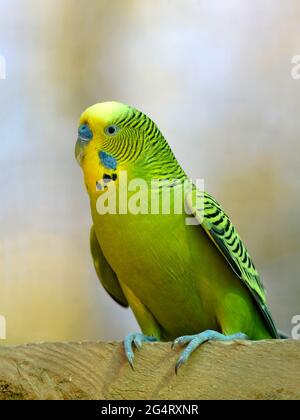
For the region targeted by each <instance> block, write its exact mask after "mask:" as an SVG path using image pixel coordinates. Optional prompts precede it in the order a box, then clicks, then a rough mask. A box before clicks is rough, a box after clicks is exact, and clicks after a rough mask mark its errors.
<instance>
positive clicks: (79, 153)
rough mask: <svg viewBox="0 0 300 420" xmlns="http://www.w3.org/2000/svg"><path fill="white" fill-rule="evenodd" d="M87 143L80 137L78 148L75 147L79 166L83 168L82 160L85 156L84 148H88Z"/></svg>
mask: <svg viewBox="0 0 300 420" xmlns="http://www.w3.org/2000/svg"><path fill="white" fill-rule="evenodd" d="M86 144H87V142H86V141H84V140H82V139H81V138H80V137H78V139H77V142H76V146H75V157H76V160H77V162H78V164H79V165H80V166H81V162H82V158H83V155H84V148H85V146H86Z"/></svg>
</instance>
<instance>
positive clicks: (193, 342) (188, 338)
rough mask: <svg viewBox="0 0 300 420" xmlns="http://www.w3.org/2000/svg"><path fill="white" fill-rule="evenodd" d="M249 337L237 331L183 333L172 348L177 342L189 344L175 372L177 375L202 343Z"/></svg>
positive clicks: (173, 345)
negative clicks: (230, 332)
mask: <svg viewBox="0 0 300 420" xmlns="http://www.w3.org/2000/svg"><path fill="white" fill-rule="evenodd" d="M247 339H248V337H247V336H246V335H245V334H242V333H237V334H233V335H224V334H221V333H219V332H217V331H210V330H207V331H204V332H202V333H200V334H194V335H183V336H181V337H178V338H176V340H175V341H174V342H173V344H172V348H174V347H175V346H176V345H177V344H187V346H186V348H185V349H184V350H183V352H182V353H181V355H180V357H179V359H178V360H177V363H176V365H175V373H176V375H177V372H178V369H179V368H180V366H181V365H182V364H183V363H185V362H186V361H187V360H188V358H189V357H190V355H191V353H192V352H193V351H194V350H196V348H197V347H199V346H200V345H201V344H203V343H205V342H206V341H210V340H214V341H232V340H247Z"/></svg>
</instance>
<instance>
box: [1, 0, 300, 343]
mask: <svg viewBox="0 0 300 420" xmlns="http://www.w3.org/2000/svg"><path fill="white" fill-rule="evenodd" d="M299 19H300V2H299V1H298V0H286V1H285V2H282V1H281V0H222V1H220V0H203V1H201V0H186V1H182V0H172V1H168V0H152V1H143V2H141V1H138V0H89V1H88V2H86V1H84V0H61V1H60V2H58V1H52V0H51V1H50V0H44V1H43V2H41V1H39V0H10V1H9V2H7V1H5V0H0V55H2V56H4V57H5V59H6V80H0V121H1V146H0V169H1V171H0V180H1V182H0V197H1V198H0V314H1V315H3V316H5V318H6V323H7V331H6V335H7V339H6V340H0V343H1V344H8V343H22V342H29V341H43V340H84V339H87V340H94V339H101V340H112V339H121V338H123V337H124V335H125V334H127V333H128V332H130V331H134V330H137V328H138V327H137V325H136V322H135V320H134V317H133V315H132V314H131V312H130V310H126V309H122V308H121V307H119V306H118V305H117V304H115V303H114V302H113V301H112V300H111V298H110V297H109V296H108V295H106V293H105V291H104V290H103V289H102V287H100V285H99V282H98V279H97V276H96V274H95V272H94V268H93V266H92V260H91V257H90V254H89V242H88V238H89V228H90V225H91V217H90V211H89V202H88V196H87V194H86V192H85V189H84V186H83V181H82V174H81V170H80V168H79V167H78V165H77V163H76V161H75V159H74V145H75V141H76V134H77V122H78V118H79V115H80V114H81V112H82V111H83V110H84V109H85V108H86V107H87V106H89V105H91V104H93V103H95V102H99V101H106V100H119V101H122V102H125V103H129V104H131V105H134V106H136V107H138V108H140V109H141V110H143V111H144V112H146V113H148V114H149V115H150V116H151V117H152V118H153V119H154V120H155V121H156V122H157V124H158V125H159V127H160V128H161V130H162V132H163V133H164V134H165V136H166V138H167V139H168V141H169V143H170V144H171V146H172V148H173V150H174V152H175V154H176V156H177V157H178V159H179V160H180V162H181V163H182V165H183V167H184V168H185V170H186V171H187V172H188V174H189V175H190V176H191V177H193V178H204V179H205V183H206V189H207V190H208V191H209V192H210V193H211V194H213V195H214V196H215V197H216V198H217V199H218V200H219V201H220V202H221V203H222V205H223V207H224V208H225V210H226V211H227V213H229V214H230V215H231V218H232V220H233V221H234V223H235V224H236V226H237V227H238V229H239V231H240V234H241V236H242V238H243V239H244V241H245V243H246V245H247V247H248V249H249V250H250V253H251V254H252V256H253V258H254V261H255V263H256V265H257V267H258V269H259V271H260V273H261V277H262V279H263V282H264V284H265V286H266V288H267V290H268V297H269V302H270V306H271V309H272V312H273V314H274V317H275V320H276V321H277V324H278V326H279V327H280V328H282V329H285V330H286V331H287V332H288V333H290V331H291V318H292V316H293V315H295V314H299V313H300V283H299V274H300V269H299V256H300V254H299V251H300V223H299V219H298V218H299V209H300V177H299V175H300V169H299V163H300V157H299V156H300V142H299V134H300V118H299V109H300V80H294V79H293V78H292V77H291V70H292V65H291V60H292V57H293V56H295V55H297V54H300V25H299Z"/></svg>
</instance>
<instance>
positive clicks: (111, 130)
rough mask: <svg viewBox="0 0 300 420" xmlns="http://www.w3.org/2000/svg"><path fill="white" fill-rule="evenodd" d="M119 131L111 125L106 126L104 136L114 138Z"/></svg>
mask: <svg viewBox="0 0 300 420" xmlns="http://www.w3.org/2000/svg"><path fill="white" fill-rule="evenodd" d="M119 130H120V129H119V127H118V126H117V125H115V124H112V125H108V126H107V127H106V128H105V130H104V131H105V134H107V135H108V136H115V135H116V134H117V132H118V131H119Z"/></svg>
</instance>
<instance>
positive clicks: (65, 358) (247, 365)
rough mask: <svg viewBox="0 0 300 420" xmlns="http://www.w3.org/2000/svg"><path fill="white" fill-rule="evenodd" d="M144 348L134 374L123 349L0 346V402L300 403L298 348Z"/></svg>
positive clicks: (286, 343) (288, 343) (267, 344)
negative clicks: (186, 352)
mask: <svg viewBox="0 0 300 420" xmlns="http://www.w3.org/2000/svg"><path fill="white" fill-rule="evenodd" d="M179 351H180V348H177V349H175V350H171V348H170V344H168V343H154V344H146V345H144V347H143V348H142V349H141V350H140V351H139V352H136V357H135V370H134V371H133V370H132V369H131V368H130V367H129V365H128V363H127V361H126V359H125V357H124V353H123V347H122V344H121V343H102V342H96V343H95V342H94V343H90V342H80V343H40V344H27V345H22V346H16V347H3V346H0V399H2V400H4V399H7V400H11V399H35V400H40V399H271V400H273V399H274V400H277V399H300V342H299V341H294V340H278V341H260V342H232V343H217V342H214V343H207V344H204V345H202V347H201V348H199V349H198V350H197V351H196V352H195V353H194V354H193V355H192V356H191V358H190V360H189V362H188V363H187V364H186V365H185V366H182V367H181V369H180V370H179V373H178V376H176V375H175V373H174V365H175V362H176V358H177V357H178V354H179Z"/></svg>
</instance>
